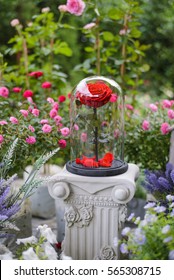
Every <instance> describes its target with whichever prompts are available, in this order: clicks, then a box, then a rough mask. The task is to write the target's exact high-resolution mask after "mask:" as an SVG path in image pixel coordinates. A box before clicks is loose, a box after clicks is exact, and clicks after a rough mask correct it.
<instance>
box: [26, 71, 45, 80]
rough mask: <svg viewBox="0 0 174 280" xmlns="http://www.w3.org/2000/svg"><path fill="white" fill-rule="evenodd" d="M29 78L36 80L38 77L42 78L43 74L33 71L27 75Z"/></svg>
mask: <svg viewBox="0 0 174 280" xmlns="http://www.w3.org/2000/svg"><path fill="white" fill-rule="evenodd" d="M28 75H29V76H30V77H34V78H36V79H38V78H39V77H41V76H43V72H42V71H35V72H31V73H29V74H28Z"/></svg>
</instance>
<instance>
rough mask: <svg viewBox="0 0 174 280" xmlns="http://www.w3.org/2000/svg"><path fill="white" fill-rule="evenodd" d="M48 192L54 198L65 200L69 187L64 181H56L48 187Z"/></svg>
mask: <svg viewBox="0 0 174 280" xmlns="http://www.w3.org/2000/svg"><path fill="white" fill-rule="evenodd" d="M49 193H50V195H51V196H52V197H53V198H54V199H57V198H61V199H63V200H65V199H66V198H67V197H68V196H69V194H70V188H69V186H68V184H67V183H65V182H57V183H55V184H54V185H53V186H51V187H50V188H49Z"/></svg>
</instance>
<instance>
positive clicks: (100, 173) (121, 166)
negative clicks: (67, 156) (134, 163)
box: [66, 159, 128, 177]
mask: <svg viewBox="0 0 174 280" xmlns="http://www.w3.org/2000/svg"><path fill="white" fill-rule="evenodd" d="M66 169H67V170H68V171H69V172H71V173H73V174H77V175H82V176H89V177H106V176H115V175H120V174H123V173H125V172H126V171H127V170H128V164H127V163H126V162H124V161H122V160H118V159H115V160H113V162H112V166H111V167H97V168H96V167H95V168H89V167H85V166H83V165H81V164H77V163H76V162H75V161H73V162H71V161H68V162H67V163H66Z"/></svg>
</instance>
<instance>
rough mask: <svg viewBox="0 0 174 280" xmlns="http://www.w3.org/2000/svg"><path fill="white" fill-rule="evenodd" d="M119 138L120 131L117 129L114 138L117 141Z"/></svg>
mask: <svg viewBox="0 0 174 280" xmlns="http://www.w3.org/2000/svg"><path fill="white" fill-rule="evenodd" d="M119 136H120V131H119V129H115V130H114V137H115V138H116V139H117V138H118V137H119Z"/></svg>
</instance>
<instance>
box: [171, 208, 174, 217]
mask: <svg viewBox="0 0 174 280" xmlns="http://www.w3.org/2000/svg"><path fill="white" fill-rule="evenodd" d="M170 217H174V209H172V212H171V213H170Z"/></svg>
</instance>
